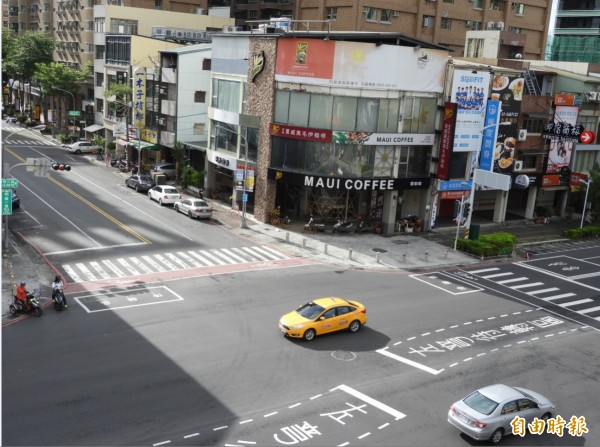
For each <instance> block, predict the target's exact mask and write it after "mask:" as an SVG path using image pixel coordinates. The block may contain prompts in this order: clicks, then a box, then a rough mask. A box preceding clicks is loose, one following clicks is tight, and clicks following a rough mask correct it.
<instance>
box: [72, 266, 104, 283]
mask: <svg viewBox="0 0 600 447" xmlns="http://www.w3.org/2000/svg"><path fill="white" fill-rule="evenodd" d="M75 267H77V268H78V269H79V270H81V271H82V272H83V274H84V275H85V276H86V277H87V279H88V281H95V280H96V279H98V278H96V277H95V276H94V274H93V273H92V272H90V270H89V269H88V268H87V267H86V266H85V264H83V263H82V262H79V263H77V264H75Z"/></svg>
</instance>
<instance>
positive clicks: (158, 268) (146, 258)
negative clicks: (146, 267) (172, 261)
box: [142, 255, 167, 272]
mask: <svg viewBox="0 0 600 447" xmlns="http://www.w3.org/2000/svg"><path fill="white" fill-rule="evenodd" d="M142 259H143V260H144V261H146V262H147V263H148V264H150V265H151V266H152V268H153V269H154V270H155V271H156V272H166V271H167V270H166V269H165V268H164V267H163V266H162V265H160V264H159V263H158V262H156V261H155V260H154V259H152V257H151V256H148V255H144V256H142Z"/></svg>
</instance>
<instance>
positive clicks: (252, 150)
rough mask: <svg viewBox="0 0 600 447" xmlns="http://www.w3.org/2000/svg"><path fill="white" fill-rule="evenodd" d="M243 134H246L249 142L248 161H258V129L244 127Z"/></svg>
mask: <svg viewBox="0 0 600 447" xmlns="http://www.w3.org/2000/svg"><path fill="white" fill-rule="evenodd" d="M242 135H246V143H247V144H248V161H254V162H255V161H256V160H257V158H258V129H254V128H252V127H242Z"/></svg>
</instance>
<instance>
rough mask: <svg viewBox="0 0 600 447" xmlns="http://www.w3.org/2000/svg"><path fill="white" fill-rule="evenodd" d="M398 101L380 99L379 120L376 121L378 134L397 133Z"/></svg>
mask: <svg viewBox="0 0 600 447" xmlns="http://www.w3.org/2000/svg"><path fill="white" fill-rule="evenodd" d="M399 109H400V100H399V99H380V100H379V118H378V120H377V131H378V132H392V133H395V132H398V111H399Z"/></svg>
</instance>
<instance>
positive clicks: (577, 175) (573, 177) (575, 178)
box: [569, 172, 588, 187]
mask: <svg viewBox="0 0 600 447" xmlns="http://www.w3.org/2000/svg"><path fill="white" fill-rule="evenodd" d="M579 180H583V181H585V182H587V180H588V176H587V174H582V173H581V172H571V174H570V175H569V186H576V187H581V186H585V185H584V184H583V183H581V182H580V181H579Z"/></svg>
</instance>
